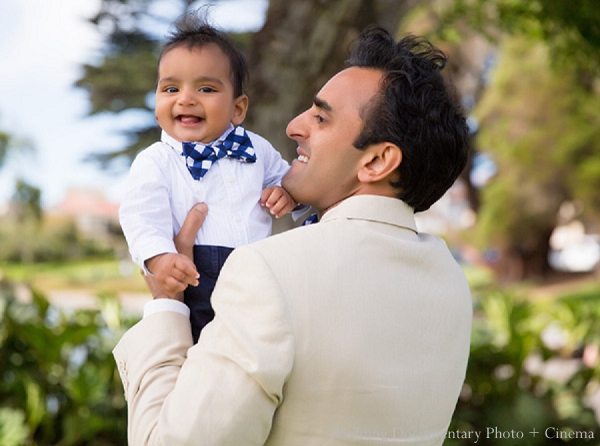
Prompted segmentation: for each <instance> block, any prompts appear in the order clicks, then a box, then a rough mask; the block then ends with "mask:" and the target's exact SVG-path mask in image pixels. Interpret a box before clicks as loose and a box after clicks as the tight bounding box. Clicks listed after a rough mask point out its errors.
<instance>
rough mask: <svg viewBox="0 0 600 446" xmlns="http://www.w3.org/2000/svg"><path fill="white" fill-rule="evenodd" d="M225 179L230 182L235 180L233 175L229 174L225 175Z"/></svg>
mask: <svg viewBox="0 0 600 446" xmlns="http://www.w3.org/2000/svg"><path fill="white" fill-rule="evenodd" d="M227 181H229V182H230V183H233V182H234V181H235V178H234V177H233V176H231V175H229V176H228V177H227Z"/></svg>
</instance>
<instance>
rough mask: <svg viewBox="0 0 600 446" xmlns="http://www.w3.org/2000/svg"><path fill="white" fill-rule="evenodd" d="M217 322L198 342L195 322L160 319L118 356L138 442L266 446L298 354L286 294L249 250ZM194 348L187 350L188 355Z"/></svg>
mask: <svg viewBox="0 0 600 446" xmlns="http://www.w3.org/2000/svg"><path fill="white" fill-rule="evenodd" d="M212 302H213V306H214V309H215V319H214V320H213V322H211V323H210V324H209V325H207V326H206V327H205V328H204V330H203V331H202V335H201V336H200V341H199V343H198V344H197V345H195V346H193V347H191V348H190V346H191V344H192V341H191V335H190V334H189V333H190V327H189V322H188V321H187V319H186V318H185V317H184V316H182V315H180V314H178V313H174V312H164V313H158V314H154V315H152V316H150V317H148V318H145V319H144V320H142V321H141V322H140V323H139V324H137V325H136V326H135V327H133V328H132V329H131V330H130V331H128V332H127V333H126V334H125V335H124V337H123V339H122V340H121V341H120V342H119V344H118V345H117V347H116V348H115V350H114V355H115V358H116V360H117V364H118V366H119V371H120V373H121V377H122V379H123V383H124V387H125V392H126V398H127V402H128V409H129V421H128V422H129V427H128V435H129V444H132V445H136V446H137V445H140V446H141V445H197V444H203V445H240V444H244V445H262V444H264V442H265V441H266V439H267V437H268V435H269V432H270V430H271V424H272V419H273V414H274V412H275V410H276V409H277V407H278V405H279V404H280V403H281V401H282V398H283V386H284V384H285V382H286V380H287V377H288V376H289V373H290V371H291V368H292V364H293V357H294V341H293V335H292V329H291V322H290V318H289V315H288V312H287V307H286V304H285V300H284V298H283V294H282V290H281V289H280V287H279V285H278V283H277V281H276V278H275V277H274V276H273V274H272V272H271V270H270V268H269V266H268V264H267V262H266V261H265V260H264V259H263V257H262V256H261V255H260V254H259V253H258V252H257V251H256V250H255V249H254V248H252V247H251V246H244V247H241V248H238V249H237V250H236V251H235V252H234V253H233V254H232V255H231V256H230V258H229V259H228V261H227V262H226V264H225V267H224V268H223V270H222V272H221V276H220V278H219V280H218V282H217V286H216V288H215V291H214V293H213V296H212ZM188 348H189V350H188Z"/></svg>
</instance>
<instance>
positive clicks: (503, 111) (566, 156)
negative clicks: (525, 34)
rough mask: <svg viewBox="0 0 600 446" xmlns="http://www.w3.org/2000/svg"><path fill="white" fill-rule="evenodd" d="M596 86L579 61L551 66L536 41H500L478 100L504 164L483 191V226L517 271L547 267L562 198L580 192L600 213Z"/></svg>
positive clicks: (484, 133) (488, 137) (484, 128)
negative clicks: (583, 75) (584, 75)
mask: <svg viewBox="0 0 600 446" xmlns="http://www.w3.org/2000/svg"><path fill="white" fill-rule="evenodd" d="M598 93H599V92H598V91H597V90H596V91H594V89H593V88H591V86H590V85H588V84H587V83H585V82H581V80H580V79H579V71H577V70H576V69H572V68H571V69H569V68H566V67H565V68H562V69H560V70H559V69H555V70H552V69H550V60H549V49H548V47H546V46H545V45H543V44H541V43H539V42H532V41H531V40H525V39H523V38H521V39H510V40H507V41H505V43H504V44H503V45H502V47H501V53H500V63H499V66H498V69H497V70H496V72H495V74H494V83H493V85H492V86H491V87H490V88H489V90H488V91H487V92H486V94H485V95H484V96H483V98H482V100H481V101H480V103H479V104H478V106H477V108H476V114H477V116H479V118H480V121H481V133H480V135H479V141H480V144H481V147H483V148H485V149H486V150H488V151H489V152H490V153H491V154H493V156H494V158H495V160H496V162H497V164H498V169H499V174H498V175H497V177H496V178H495V179H494V180H493V181H492V182H491V183H490V184H489V186H488V187H487V188H485V189H484V191H483V200H482V202H483V205H482V209H481V212H480V225H479V228H478V231H479V233H480V236H482V238H483V239H484V240H486V241H487V242H491V243H493V244H495V245H496V246H497V247H499V248H501V250H502V251H503V253H504V257H507V258H509V259H512V260H513V262H511V263H512V265H513V266H514V265H515V262H516V266H517V269H516V271H517V275H516V277H515V278H522V277H531V276H540V275H543V274H544V273H546V272H548V269H547V261H546V259H547V255H548V246H549V239H550V235H551V234H552V231H553V229H554V227H555V226H556V223H557V215H558V210H559V207H560V205H561V203H563V202H565V201H567V200H575V199H576V200H579V201H581V202H582V203H584V206H585V209H586V214H587V215H588V216H590V217H598V215H597V214H598V211H600V200H599V199H598V194H597V191H598V189H599V188H600V162H599V161H598V160H599V159H600V119H599V117H598V112H597V110H600V95H599V94H598ZM594 214H596V215H594ZM513 271H514V269H513Z"/></svg>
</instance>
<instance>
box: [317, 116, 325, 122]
mask: <svg viewBox="0 0 600 446" xmlns="http://www.w3.org/2000/svg"><path fill="white" fill-rule="evenodd" d="M315 119H316V120H317V122H318V123H319V124H322V123H323V122H325V119H324V118H323V116H321V115H315Z"/></svg>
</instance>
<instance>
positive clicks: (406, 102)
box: [348, 26, 469, 212]
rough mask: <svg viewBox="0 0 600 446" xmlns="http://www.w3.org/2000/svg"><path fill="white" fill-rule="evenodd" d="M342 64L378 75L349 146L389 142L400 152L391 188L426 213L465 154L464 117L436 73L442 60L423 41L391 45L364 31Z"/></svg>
mask: <svg viewBox="0 0 600 446" xmlns="http://www.w3.org/2000/svg"><path fill="white" fill-rule="evenodd" d="M348 64H349V65H350V66H355V67H363V68H374V69H378V70H381V71H383V78H382V84H381V86H380V91H379V94H377V95H376V96H375V97H374V98H373V99H372V100H371V102H370V103H369V104H368V106H367V107H366V108H365V110H363V120H364V128H363V130H362V131H361V133H360V134H359V135H358V137H357V138H356V140H355V141H354V146H355V147H356V148H358V149H364V148H366V147H368V146H370V145H371V144H377V143H381V142H390V143H393V144H395V145H397V146H398V147H400V149H401V150H402V162H401V163H400V166H399V167H398V173H399V179H398V181H397V182H395V181H392V182H391V184H392V186H394V187H396V188H398V189H399V190H400V193H399V196H398V198H400V199H401V200H403V201H404V202H406V203H407V204H408V205H409V206H411V207H412V208H413V209H414V210H415V212H420V211H424V210H427V209H429V207H430V206H431V205H432V204H433V203H435V202H436V201H437V200H438V199H440V197H441V196H442V195H444V193H445V192H446V191H447V190H448V189H449V188H450V186H452V184H453V183H454V181H455V180H456V178H457V177H458V175H459V174H460V173H461V172H462V170H463V169H464V167H465V165H466V163H467V157H468V153H469V136H468V135H469V131H468V127H467V124H466V119H465V116H464V114H463V112H462V110H461V106H460V103H459V102H458V100H457V99H456V98H455V97H454V95H453V90H451V89H450V88H449V86H448V85H447V84H446V82H445V81H444V79H443V78H442V75H441V73H440V71H441V70H442V69H443V68H444V66H445V64H446V56H445V55H444V53H442V52H441V51H439V50H438V49H436V48H434V47H433V45H431V43H429V42H428V41H427V40H425V39H423V38H417V37H415V36H411V35H408V36H406V37H404V38H402V39H401V40H400V41H399V42H397V43H396V42H395V40H394V38H393V36H392V35H391V34H390V33H389V32H388V31H386V30H385V29H383V28H381V27H378V26H370V27H368V28H366V29H365V30H364V31H363V32H362V34H361V36H360V38H359V39H358V42H357V45H356V47H355V48H354V50H353V52H352V54H351V56H350V59H349V60H348Z"/></svg>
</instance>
